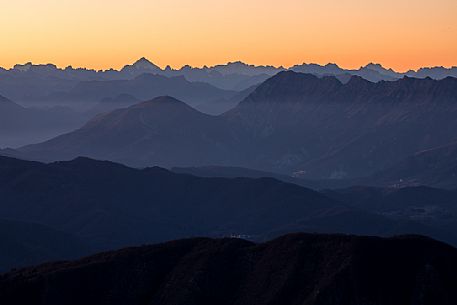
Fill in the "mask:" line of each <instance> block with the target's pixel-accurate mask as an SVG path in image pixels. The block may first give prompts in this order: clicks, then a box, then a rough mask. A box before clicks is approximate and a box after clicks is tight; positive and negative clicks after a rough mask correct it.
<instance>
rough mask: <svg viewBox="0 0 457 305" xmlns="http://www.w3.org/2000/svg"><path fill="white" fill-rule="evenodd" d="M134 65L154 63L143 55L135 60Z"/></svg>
mask: <svg viewBox="0 0 457 305" xmlns="http://www.w3.org/2000/svg"><path fill="white" fill-rule="evenodd" d="M133 64H134V65H137V64H150V65H154V64H153V63H152V62H151V61H150V60H149V59H147V58H146V57H141V58H140V59H138V60H137V61H135V62H134V63H133Z"/></svg>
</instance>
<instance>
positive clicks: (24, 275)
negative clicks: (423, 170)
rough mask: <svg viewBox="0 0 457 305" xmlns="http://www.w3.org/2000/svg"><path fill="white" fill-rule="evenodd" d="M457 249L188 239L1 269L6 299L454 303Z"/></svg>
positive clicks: (398, 243)
mask: <svg viewBox="0 0 457 305" xmlns="http://www.w3.org/2000/svg"><path fill="white" fill-rule="evenodd" d="M456 274H457V250H456V249H455V248H452V247H450V246H447V245H445V244H442V243H439V242H436V241H433V240H431V239H427V238H423V237H417V236H409V237H397V238H390V239H381V238H375V237H355V236H338V235H308V234H294V235H287V236H284V237H281V238H278V239H276V240H273V241H271V242H268V243H264V244H258V245H256V244H253V243H251V242H247V241H244V240H239V239H220V240H212V239H189V240H180V241H173V242H169V243H166V244H161V245H156V246H147V247H139V248H130V249H124V250H119V251H116V252H110V253H103V254H99V255H96V256H92V257H88V258H85V259H82V260H79V261H75V262H63V263H54V264H47V265H43V266H39V267H35V268H30V269H24V270H19V271H15V272H11V273H8V274H4V275H3V276H1V277H0V298H1V299H2V304H5V305H10V304H11V305H12V304H19V303H20V304H29V305H35V304H37V305H38V304H47V305H54V304H56V305H57V304H58V305H70V304H75V305H76V304H99V305H103V304H107V305H108V304H110V305H116V304H131V305H137V304H138V305H139V304H162V305H168V304H170V305H181V304H182V305H184V304H185V305H194V304H195V305H197V304H198V305H206V304H207V305H212V304H218V305H225V304H227V305H229V304H230V305H238V304H240V305H241V304H272V305H276V304H277V305H296V304H297V305H298V304H307V305H318V304H319V305H363V304H374V305H391V304H403V305H413V304H423V305H451V304H455V303H456V302H457V296H456V294H455V290H456V289H457V277H456Z"/></svg>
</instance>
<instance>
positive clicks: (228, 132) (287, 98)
mask: <svg viewBox="0 0 457 305" xmlns="http://www.w3.org/2000/svg"><path fill="white" fill-rule="evenodd" d="M456 100H457V79H455V78H446V79H443V80H440V81H436V80H432V79H429V78H428V79H415V78H404V79H401V80H397V81H393V82H386V81H383V82H378V83H372V82H369V81H367V80H364V79H363V78H360V77H352V78H351V79H350V81H349V82H347V83H342V82H341V81H339V80H338V79H337V78H335V77H322V78H319V77H316V76H314V75H311V74H302V73H295V72H290V71H288V72H281V73H279V74H277V75H276V76H274V77H272V78H270V79H269V80H267V81H266V82H264V83H263V84H261V85H260V86H258V87H256V88H255V90H254V91H253V92H252V93H251V94H250V95H249V96H248V97H247V98H245V99H244V100H243V101H242V102H240V104H239V105H238V106H236V107H235V108H234V109H232V110H230V111H228V112H226V113H224V114H222V115H219V116H207V115H203V114H202V113H199V112H197V111H196V110H193V109H191V108H190V107H185V105H184V103H179V102H177V101H176V100H175V99H172V98H167V97H162V98H159V99H156V100H152V101H150V102H147V103H143V104H140V105H139V106H133V107H130V108H126V109H120V110H116V111H114V112H112V113H110V114H106V115H104V116H100V117H97V118H96V119H94V120H92V121H91V122H90V123H88V124H87V125H86V126H84V127H83V128H81V129H79V130H76V131H74V132H72V133H69V134H67V135H63V136H60V137H58V138H55V139H52V140H50V141H48V142H44V143H41V144H38V145H32V146H27V147H24V148H22V149H20V152H21V153H25V154H26V155H27V156H28V157H29V158H38V159H41V160H62V159H71V158H74V157H77V156H81V155H83V156H89V157H94V158H99V159H108V160H113V161H119V162H123V163H126V164H130V165H135V166H151V165H159V166H181V167H182V166H209V165H219V166H235V167H249V168H253V169H258V170H263V171H270V172H279V173H285V174H287V175H290V174H292V173H294V174H295V175H298V176H302V177H304V178H312V179H329V178H331V179H341V178H354V177H363V176H369V175H372V174H373V173H375V172H378V171H380V170H383V169H386V168H389V167H390V166H393V165H395V164H396V163H397V162H400V161H401V160H403V159H404V158H407V157H408V156H411V155H413V154H415V153H416V152H418V151H422V150H426V149H431V148H433V147H437V146H441V145H446V144H447V143H449V142H452V141H454V140H455V139H456V137H457V132H456V130H457V121H456V120H455V115H456V111H457V101H456ZM166 101H169V102H166ZM147 105H149V106H151V105H153V107H146V106H147ZM170 105H176V107H170ZM178 105H180V106H179V107H178ZM184 109H186V110H184ZM156 116H157V118H156ZM148 117H151V118H153V119H147V118H148ZM176 118H179V119H176ZM152 121H154V122H152ZM113 122H115V123H113ZM113 124H114V125H113ZM108 127H109V128H108ZM178 131H179V132H178ZM190 143H195V144H194V145H190Z"/></svg>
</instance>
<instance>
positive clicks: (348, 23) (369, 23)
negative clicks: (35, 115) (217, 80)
mask: <svg viewBox="0 0 457 305" xmlns="http://www.w3.org/2000/svg"><path fill="white" fill-rule="evenodd" d="M0 38H1V41H0V47H1V48H0V50H1V53H0V54H1V56H0V66H3V67H7V68H9V67H11V66H12V65H14V64H15V63H24V62H28V61H32V62H34V63H48V62H52V63H55V64H57V65H58V66H60V67H65V66H68V65H73V66H74V67H80V66H82V67H89V68H96V69H107V68H111V67H113V68H120V67H121V66H123V65H124V64H126V63H130V62H133V61H134V60H136V59H137V58H139V57H142V56H145V57H148V58H149V59H150V60H152V61H153V62H155V63H156V64H158V65H159V66H161V67H164V66H165V65H171V66H172V67H175V68H179V67H181V66H182V65H185V64H190V65H192V66H202V65H214V64H220V63H226V62H228V61H235V60H242V61H245V62H247V63H251V64H271V65H276V66H279V65H283V66H290V65H294V64H298V63H303V62H315V63H320V64H326V63H328V62H335V63H337V64H339V65H341V66H342V67H344V68H357V67H359V66H361V65H365V64H367V63H369V62H379V63H381V64H383V65H385V66H387V67H391V68H394V69H397V70H401V71H404V70H407V69H416V68H418V67H421V66H437V65H440V66H441V65H442V66H454V65H457V1H456V0H435V1H429V0H414V1H413V0H384V1H371V0H319V1H316V0H315V1H311V0H284V1H277V0H229V1H228V0H219V1H214V0H149V1H147V0H130V1H124V0H78V1H74V0H16V1H3V3H2V4H1V9H0Z"/></svg>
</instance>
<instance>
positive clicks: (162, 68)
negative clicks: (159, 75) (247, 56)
mask: <svg viewBox="0 0 457 305" xmlns="http://www.w3.org/2000/svg"><path fill="white" fill-rule="evenodd" d="M143 59H145V60H147V61H148V62H150V63H151V64H153V65H155V66H157V67H158V68H159V69H160V70H162V71H165V70H166V69H167V68H168V67H170V68H171V69H172V70H174V71H179V70H182V69H183V68H184V67H190V68H192V69H205V68H206V69H211V68H215V67H219V66H227V65H229V64H236V63H241V64H244V65H247V66H251V67H256V68H261V67H265V68H274V69H285V70H290V69H291V68H293V67H295V66H301V65H317V66H320V67H325V66H329V65H336V66H337V67H338V68H341V69H343V70H348V71H356V70H359V69H362V68H364V67H367V66H369V65H380V66H381V67H382V68H384V69H387V70H392V71H394V72H396V73H400V74H404V73H407V72H410V71H414V72H417V71H419V70H421V69H433V68H444V69H448V70H450V69H453V68H457V65H452V66H445V65H441V66H440V65H435V66H421V67H419V68H417V69H413V68H411V69H407V70H404V71H398V70H395V69H394V68H391V67H388V66H384V65H383V64H381V63H379V62H375V61H370V62H368V63H367V64H365V65H361V66H359V67H358V68H345V67H343V66H341V65H339V64H337V63H336V62H327V63H325V64H320V63H316V62H302V63H296V64H294V65H291V66H288V67H286V66H284V65H280V66H275V65H269V64H266V65H265V64H259V65H256V64H251V63H247V62H244V61H242V60H234V61H227V62H225V63H220V64H215V65H202V66H198V65H197V66H192V65H189V64H185V65H182V66H181V67H176V66H175V67H173V66H171V65H165V66H163V65H162V66H161V65H158V64H155V63H154V62H153V61H151V60H149V59H148V58H147V57H145V56H143V57H140V58H139V59H137V60H135V61H134V62H132V63H130V64H129V63H127V64H124V65H123V66H122V67H121V68H119V69H116V68H113V67H111V68H108V69H96V68H90V67H87V66H86V67H83V66H78V67H75V66H73V65H71V64H69V65H65V66H59V65H57V64H54V63H52V62H47V63H44V62H43V63H34V62H33V61H27V62H25V63H16V64H14V65H12V66H10V67H5V66H0V69H3V70H6V71H11V70H13V69H14V67H16V66H25V65H29V64H31V65H32V66H48V65H52V66H55V67H56V68H57V69H59V70H65V69H67V68H72V69H75V70H77V69H82V70H87V71H95V72H107V71H118V72H119V71H121V70H122V69H123V68H124V67H126V66H131V65H133V64H135V63H136V62H138V61H140V60H143Z"/></svg>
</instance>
